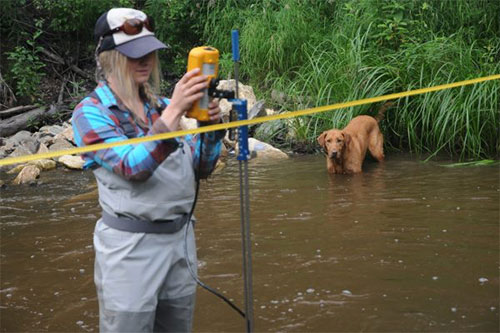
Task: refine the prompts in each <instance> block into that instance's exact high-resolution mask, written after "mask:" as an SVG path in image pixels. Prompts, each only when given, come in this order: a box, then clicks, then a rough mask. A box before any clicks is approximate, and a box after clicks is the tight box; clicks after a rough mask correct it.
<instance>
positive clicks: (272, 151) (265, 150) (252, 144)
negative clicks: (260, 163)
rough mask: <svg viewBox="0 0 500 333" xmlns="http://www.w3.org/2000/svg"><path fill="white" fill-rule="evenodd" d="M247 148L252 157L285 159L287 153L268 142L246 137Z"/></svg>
mask: <svg viewBox="0 0 500 333" xmlns="http://www.w3.org/2000/svg"><path fill="white" fill-rule="evenodd" d="M248 149H249V150H250V155H251V157H252V160H254V159H287V158H288V155H287V154H286V153H284V152H283V151H281V150H279V149H278V148H275V147H273V146H271V145H270V144H268V143H265V142H262V141H259V140H257V139H254V138H248Z"/></svg>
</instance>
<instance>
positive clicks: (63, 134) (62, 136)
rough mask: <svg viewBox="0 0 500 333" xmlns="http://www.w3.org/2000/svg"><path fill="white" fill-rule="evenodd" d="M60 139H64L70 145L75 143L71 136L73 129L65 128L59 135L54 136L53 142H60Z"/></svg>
mask: <svg viewBox="0 0 500 333" xmlns="http://www.w3.org/2000/svg"><path fill="white" fill-rule="evenodd" d="M60 139H65V140H67V141H69V142H71V143H73V144H74V143H75V139H74V136H73V127H71V126H70V127H66V128H65V129H64V130H63V131H62V132H61V133H59V134H57V135H56V136H54V142H56V141H58V140H60Z"/></svg>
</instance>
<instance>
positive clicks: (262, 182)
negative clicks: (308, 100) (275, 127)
mask: <svg viewBox="0 0 500 333" xmlns="http://www.w3.org/2000/svg"><path fill="white" fill-rule="evenodd" d="M447 163H449V161H439V162H436V161H435V162H428V163H422V162H420V161H419V160H418V159H416V158H414V157H412V156H410V155H406V154H393V155H391V154H388V156H387V160H386V162H385V163H383V164H378V163H376V162H373V161H367V162H366V163H365V168H364V172H363V173H362V174H359V175H354V176H344V175H328V174H327V173H326V170H325V161H324V157H322V156H319V155H307V156H294V157H292V158H290V159H289V160H286V161H283V160H282V161H274V162H265V163H263V162H258V161H251V162H250V163H249V184H250V221H251V230H252V254H253V261H252V264H253V293H254V319H255V330H256V331H261V332H359V331H364V332H409V331H415V332H498V331H499V329H500V327H499V326H500V325H499V271H500V263H499V253H500V251H499V211H500V208H499V203H500V182H499V168H498V165H496V166H482V167H461V168H446V167H443V166H442V165H443V164H447ZM238 170H239V168H238V164H237V162H236V161H229V162H228V163H227V166H226V168H225V169H223V170H222V171H221V172H220V173H217V174H215V175H213V176H212V177H211V178H210V179H209V180H208V181H203V182H202V184H201V190H200V197H199V202H198V204H197V208H196V212H195V215H196V216H197V219H198V223H197V225H196V238H197V247H198V259H199V263H198V266H199V275H200V279H201V280H202V281H203V282H204V283H206V284H207V285H209V286H211V287H212V288H215V289H217V290H218V291H219V292H221V293H222V294H223V295H225V296H226V297H228V298H229V299H231V300H233V301H234V303H235V304H236V305H237V306H239V307H240V308H242V309H244V301H243V298H244V294H243V280H242V263H241V258H242V255H241V252H242V251H241V234H240V231H241V225H240V215H239V214H240V207H239V193H240V192H239V176H238ZM0 177H1V178H0V179H2V180H4V181H6V182H7V183H8V182H9V181H10V180H11V179H12V175H7V174H5V173H4V172H0ZM94 189H95V181H94V178H93V175H92V173H91V172H89V171H67V170H64V169H62V168H59V169H57V170H54V171H49V172H43V173H42V174H41V178H40V184H39V185H37V186H24V185H23V186H11V185H8V186H6V187H4V188H2V189H0V195H1V198H0V210H1V244H0V251H1V253H0V259H1V266H0V268H1V276H0V277H1V285H0V296H1V302H0V309H1V321H0V331H2V332H90V331H94V332H95V331H98V308H97V300H96V294H95V287H94V284H93V249H92V232H93V228H94V223H95V221H96V220H97V219H98V217H99V212H100V209H99V206H98V203H97V197H96V194H95V192H94ZM193 329H194V331H195V332H237V331H239V332H242V331H245V322H244V320H243V319H242V318H241V317H240V316H239V314H238V313H236V312H235V311H234V310H233V309H231V308H230V307H229V306H228V305H227V304H226V303H224V302H223V301H222V300H220V299H219V298H217V297H215V296H214V295H212V294H210V293H209V292H207V291H205V290H204V289H201V288H198V294H197V303H196V310H195V321H194V327H193Z"/></svg>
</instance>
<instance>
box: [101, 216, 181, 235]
mask: <svg viewBox="0 0 500 333" xmlns="http://www.w3.org/2000/svg"><path fill="white" fill-rule="evenodd" d="M188 215H189V214H184V215H182V216H180V217H178V218H176V219H175V220H165V221H158V222H151V221H146V220H132V219H128V218H124V217H117V216H113V215H111V214H109V213H107V212H106V211H104V210H103V211H102V222H104V224H106V225H107V226H108V227H111V228H114V229H118V230H121V231H128V232H145V233H155V234H171V233H174V232H177V231H179V230H181V229H182V227H183V226H184V224H186V222H187V221H188Z"/></svg>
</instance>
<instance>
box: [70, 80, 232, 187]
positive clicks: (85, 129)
mask: <svg viewBox="0 0 500 333" xmlns="http://www.w3.org/2000/svg"><path fill="white" fill-rule="evenodd" d="M94 92H95V93H96V94H97V96H99V99H100V101H99V100H97V99H95V98H92V97H90V96H87V97H85V98H84V99H83V100H82V101H81V102H80V104H78V105H77V106H76V108H75V110H74V112H73V119H72V124H73V130H74V138H75V142H76V144H77V145H78V146H79V147H82V146H88V145H92V144H97V143H109V142H116V141H123V140H126V139H128V137H127V136H126V135H125V131H124V130H123V128H122V127H121V126H120V121H119V120H118V118H117V117H116V115H115V114H114V112H122V113H123V116H125V117H126V118H127V119H128V121H129V122H130V124H132V126H133V127H134V129H135V132H136V137H143V136H150V135H155V134H159V133H165V132H169V131H170V130H169V128H168V127H167V126H166V125H165V123H164V122H163V121H162V120H160V119H159V118H160V114H159V113H158V111H157V110H156V109H155V108H153V107H151V106H150V105H149V104H146V105H145V108H144V111H145V114H146V118H147V120H148V124H147V126H148V128H142V127H141V126H139V125H138V124H137V122H136V121H135V120H134V118H133V114H132V112H130V111H129V110H128V109H127V108H126V107H125V106H124V105H123V103H122V102H121V101H120V100H119V99H118V97H117V96H116V95H114V93H113V92H112V91H111V89H110V88H109V86H108V85H107V84H106V83H105V82H103V81H101V82H99V85H98V86H97V87H96V89H95V90H94ZM163 101H164V102H165V103H166V104H167V105H168V104H169V100H168V99H166V98H165V99H163ZM110 108H113V109H114V110H115V111H114V112H113V111H111V110H110ZM165 112H168V108H167V109H166V110H165ZM224 135H225V131H224V130H223V131H217V132H209V133H205V135H204V142H203V158H202V163H201V166H200V178H207V177H208V175H210V173H211V172H212V171H213V169H214V168H215V164H216V162H217V159H218V158H219V154H220V150H221V139H222V138H223V137H224ZM199 138H200V136H199V135H195V136H193V135H186V136H185V137H184V140H185V141H184V142H186V143H187V144H188V145H189V147H190V148H191V152H192V155H193V168H194V170H195V171H198V170H197V169H198V165H199V162H198V161H199V158H200V140H199ZM180 145H183V140H180V139H179V138H172V139H167V140H155V141H149V142H145V143H140V144H135V145H125V146H118V147H113V148H108V149H103V150H99V151H96V152H89V153H85V154H83V155H82V157H83V159H84V160H85V165H84V168H86V169H88V168H94V167H97V166H102V167H104V168H106V169H108V170H110V171H113V172H114V173H116V174H119V175H121V176H123V177H124V178H125V179H129V180H145V179H147V178H149V177H150V176H151V174H152V173H153V172H154V171H155V169H156V168H157V167H158V166H159V165H160V164H161V163H162V162H163V161H164V160H165V159H166V158H167V157H168V156H169V155H170V154H171V153H172V152H174V151H175V150H176V149H177V148H178V147H179V146H180Z"/></svg>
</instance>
